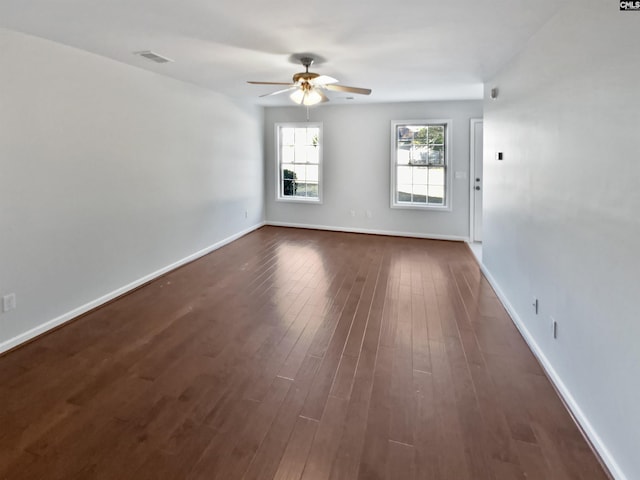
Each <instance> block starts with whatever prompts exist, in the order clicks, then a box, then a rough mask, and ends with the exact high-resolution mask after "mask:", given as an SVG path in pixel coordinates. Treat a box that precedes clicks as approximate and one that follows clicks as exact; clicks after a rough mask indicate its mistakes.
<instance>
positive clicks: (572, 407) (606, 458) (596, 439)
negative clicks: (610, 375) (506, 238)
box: [478, 261, 628, 480]
mask: <svg viewBox="0 0 640 480" xmlns="http://www.w3.org/2000/svg"><path fill="white" fill-rule="evenodd" d="M478 264H479V265H480V269H481V270H482V273H483V274H484V276H485V277H486V278H487V280H488V281H489V283H490V284H491V287H492V288H493V290H494V291H495V292H496V295H497V296H498V299H499V300H500V302H502V305H503V306H504V308H505V309H506V310H507V313H508V314H509V316H510V317H511V320H512V321H513V323H514V324H515V326H516V327H517V328H518V330H519V331H520V334H521V335H522V337H523V338H524V340H525V342H527V345H529V348H530V349H531V351H532V352H533V354H534V355H535V356H536V358H537V359H538V361H539V362H540V364H541V365H542V368H543V369H544V371H545V373H546V374H547V377H549V379H550V380H551V382H552V383H553V385H554V386H555V388H556V390H557V392H558V393H559V394H560V396H561V397H562V400H563V401H564V403H565V405H566V406H567V408H568V409H569V411H570V413H571V415H573V418H574V420H575V421H576V422H577V423H578V425H579V427H580V428H581V429H582V431H583V432H584V434H585V435H586V436H587V438H588V439H589V442H591V446H592V447H593V448H594V449H595V450H596V452H597V453H598V455H599V456H600V459H601V460H602V462H603V463H604V464H605V465H606V467H607V468H608V469H609V473H610V474H611V475H613V477H614V478H615V479H616V480H628V479H627V476H626V475H625V474H624V473H623V472H622V470H621V469H620V466H619V465H618V463H617V462H616V461H615V459H614V458H613V455H611V452H610V451H609V449H608V448H607V447H606V445H605V444H604V442H603V441H602V439H601V438H600V436H599V435H598V433H597V432H596V431H595V429H594V428H593V425H591V422H589V419H588V418H587V416H586V415H585V414H584V412H583V411H582V409H581V408H580V405H578V403H577V402H576V400H575V398H573V395H572V394H571V391H570V390H569V389H568V388H567V386H566V385H565V383H564V382H563V381H562V379H561V378H560V376H559V375H558V373H557V372H556V370H555V369H554V368H553V365H552V364H551V362H549V360H548V359H547V357H546V355H545V354H544V352H543V351H542V349H541V348H540V347H539V346H538V344H537V342H536V341H535V339H534V338H533V336H532V335H531V333H530V332H529V330H528V329H527V327H526V326H525V324H524V322H523V321H522V319H521V318H520V316H519V315H518V313H517V312H516V310H515V309H514V308H513V306H512V305H511V303H510V302H509V300H508V299H507V296H506V295H505V294H504V292H503V291H502V289H501V288H500V285H499V284H498V282H496V280H495V278H493V275H491V273H490V272H489V270H488V269H487V267H486V266H485V265H484V264H483V263H482V262H481V261H478Z"/></svg>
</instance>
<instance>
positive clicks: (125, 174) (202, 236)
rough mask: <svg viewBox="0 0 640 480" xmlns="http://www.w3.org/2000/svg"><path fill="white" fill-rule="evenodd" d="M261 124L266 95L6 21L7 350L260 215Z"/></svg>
mask: <svg viewBox="0 0 640 480" xmlns="http://www.w3.org/2000/svg"><path fill="white" fill-rule="evenodd" d="M262 135H263V112H262V109H261V108H258V107H252V106H246V105H242V104H238V103H235V102H234V101H233V100H231V99H229V98H226V97H224V96H221V95H218V94H216V93H213V92H211V91H207V90H203V89H200V88H197V87H195V86H192V85H189V84H185V83H181V82H178V81H175V80H171V79H168V78H164V77H161V76H159V75H156V74H153V73H150V72H147V71H144V70H140V69H136V68H132V67H129V66H126V65H123V64H120V63H117V62H114V61H111V60H108V59H105V58H101V57H98V56H95V55H92V54H89V53H86V52H82V51H79V50H75V49H72V48H69V47H66V46H62V45H59V44H55V43H52V42H49V41H45V40H42V39H38V38H34V37H29V36H25V35H22V34H18V33H15V32H11V31H7V30H0V179H1V185H0V295H6V294H8V293H10V292H15V293H16V294H17V304H18V308H17V309H16V310H14V311H12V312H9V313H4V314H0V351H1V350H5V349H7V348H10V347H11V346H13V345H15V344H16V343H19V342H20V341H24V340H26V339H27V338H28V337H29V336H31V335H33V334H35V333H38V332H39V331H40V329H39V327H40V326H42V325H43V324H45V328H46V327H47V326H53V325H54V324H56V323H59V321H63V320H65V319H66V318H68V317H69V316H72V314H77V313H79V312H80V311H82V310H83V306H90V305H92V304H94V303H95V301H96V300H97V299H100V298H101V297H103V296H105V295H107V296H109V294H110V293H113V292H119V291H121V289H122V287H124V286H126V285H129V284H131V282H136V281H137V280H139V279H141V278H144V277H145V276H147V275H149V274H151V273H153V272H156V271H158V270H160V269H162V268H164V267H166V266H168V265H170V264H172V263H174V262H177V261H180V260H181V259H184V258H185V257H188V256H190V255H192V254H194V253H195V252H198V251H200V250H202V249H206V248H207V247H209V246H211V245H214V244H216V243H217V242H221V241H224V240H225V239H228V238H229V237H233V236H234V235H236V234H238V233H239V232H242V231H246V230H247V229H250V228H251V227H253V226H255V225H258V224H260V223H261V222H262V221H263V218H264V212H263V209H264V201H263V200H264V191H263V185H264V182H263V164H264V163H263V158H262V152H263V138H262ZM245 210H247V211H248V217H247V218H246V219H245ZM103 300H104V298H103ZM92 302H93V303H92ZM70 312H71V315H70ZM47 322H50V323H49V324H47ZM34 329H35V330H34Z"/></svg>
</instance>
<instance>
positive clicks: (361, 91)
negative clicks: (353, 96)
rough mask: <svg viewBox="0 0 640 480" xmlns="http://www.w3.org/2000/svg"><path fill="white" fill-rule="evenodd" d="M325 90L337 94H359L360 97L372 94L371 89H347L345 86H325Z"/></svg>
mask: <svg viewBox="0 0 640 480" xmlns="http://www.w3.org/2000/svg"><path fill="white" fill-rule="evenodd" d="M324 88H326V89H327V90H334V91H336V92H347V93H357V94H360V95H369V94H370V93H371V89H370V88H358V87H346V86H344V85H324Z"/></svg>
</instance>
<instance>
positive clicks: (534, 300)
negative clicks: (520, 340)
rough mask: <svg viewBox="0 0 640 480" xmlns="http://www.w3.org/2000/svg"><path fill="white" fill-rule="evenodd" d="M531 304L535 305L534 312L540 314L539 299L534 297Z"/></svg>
mask: <svg viewBox="0 0 640 480" xmlns="http://www.w3.org/2000/svg"><path fill="white" fill-rule="evenodd" d="M531 306H532V307H533V313H535V314H536V315H537V314H538V307H539V303H538V299H537V298H536V297H533V303H532V304H531Z"/></svg>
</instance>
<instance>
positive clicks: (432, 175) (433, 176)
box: [429, 167, 444, 186]
mask: <svg viewBox="0 0 640 480" xmlns="http://www.w3.org/2000/svg"><path fill="white" fill-rule="evenodd" d="M429 185H441V186H444V167H431V168H429Z"/></svg>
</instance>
